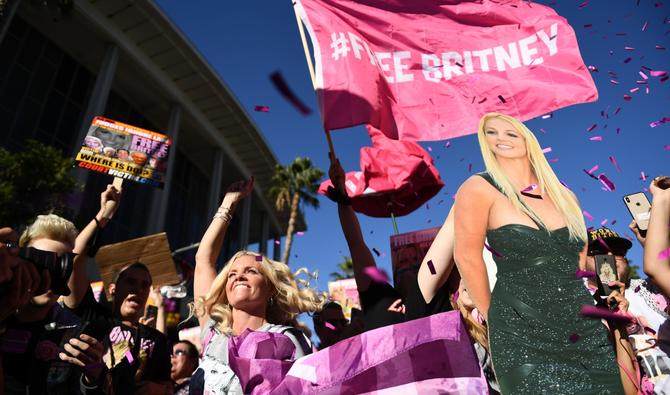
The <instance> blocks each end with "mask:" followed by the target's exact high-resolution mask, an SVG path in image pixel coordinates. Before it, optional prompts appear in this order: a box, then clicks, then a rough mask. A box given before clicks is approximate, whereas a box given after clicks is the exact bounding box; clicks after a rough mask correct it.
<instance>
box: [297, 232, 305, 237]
mask: <svg viewBox="0 0 670 395" xmlns="http://www.w3.org/2000/svg"><path fill="white" fill-rule="evenodd" d="M295 233H296V234H297V235H298V236H304V235H305V232H302V231H300V232H295Z"/></svg>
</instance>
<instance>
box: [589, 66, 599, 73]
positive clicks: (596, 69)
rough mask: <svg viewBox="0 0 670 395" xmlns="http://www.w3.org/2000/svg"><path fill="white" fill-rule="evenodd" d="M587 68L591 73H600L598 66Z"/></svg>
mask: <svg viewBox="0 0 670 395" xmlns="http://www.w3.org/2000/svg"><path fill="white" fill-rule="evenodd" d="M586 68H587V69H589V71H593V72H594V73H597V72H598V68H597V67H596V66H591V65H588V66H586Z"/></svg>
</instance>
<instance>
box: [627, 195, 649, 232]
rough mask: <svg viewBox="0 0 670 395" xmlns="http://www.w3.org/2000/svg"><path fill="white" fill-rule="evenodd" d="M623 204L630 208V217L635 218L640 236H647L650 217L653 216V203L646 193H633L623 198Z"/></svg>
mask: <svg viewBox="0 0 670 395" xmlns="http://www.w3.org/2000/svg"><path fill="white" fill-rule="evenodd" d="M623 202H624V203H625V204H626V207H628V211H630V215H632V216H633V219H634V220H635V223H636V224H637V228H638V229H639V230H640V236H642V237H646V236H647V228H649V216H650V214H651V203H649V199H647V195H645V194H644V192H638V193H633V194H630V195H626V196H624V197H623Z"/></svg>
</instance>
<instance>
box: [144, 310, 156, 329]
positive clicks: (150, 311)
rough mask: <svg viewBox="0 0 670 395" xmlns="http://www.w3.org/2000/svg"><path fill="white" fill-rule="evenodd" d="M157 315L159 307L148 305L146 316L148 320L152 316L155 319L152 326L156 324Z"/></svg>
mask: <svg viewBox="0 0 670 395" xmlns="http://www.w3.org/2000/svg"><path fill="white" fill-rule="evenodd" d="M156 316H158V307H156V306H154V305H148V306H147V311H146V314H145V317H146V319H147V320H149V319H151V317H153V318H154V321H153V323H152V325H151V326H156Z"/></svg>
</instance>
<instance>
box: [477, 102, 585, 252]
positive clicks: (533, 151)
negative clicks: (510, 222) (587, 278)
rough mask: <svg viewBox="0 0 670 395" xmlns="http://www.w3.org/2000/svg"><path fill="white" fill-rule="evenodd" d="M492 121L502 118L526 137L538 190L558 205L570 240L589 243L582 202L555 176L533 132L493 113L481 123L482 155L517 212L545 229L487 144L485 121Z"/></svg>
mask: <svg viewBox="0 0 670 395" xmlns="http://www.w3.org/2000/svg"><path fill="white" fill-rule="evenodd" d="M491 118H500V119H503V120H505V121H507V122H509V123H511V124H512V125H513V126H514V129H516V131H517V132H519V134H521V135H522V136H523V137H524V138H525V140H526V152H527V155H528V160H529V161H530V165H531V169H532V170H533V173H534V174H535V176H536V177H537V180H538V187H539V188H540V191H541V193H542V194H544V193H545V192H546V193H547V194H548V195H549V197H550V198H551V200H552V201H553V202H554V204H555V205H556V208H557V209H558V211H559V212H560V213H561V216H562V217H563V220H564V221H565V223H566V224H567V227H568V231H569V232H570V238H572V239H574V240H578V241H579V240H581V241H583V242H586V240H587V235H586V223H585V222H584V217H583V215H582V210H581V208H580V207H579V202H577V198H575V196H574V195H573V194H572V192H570V190H569V189H568V188H566V187H565V186H563V185H562V184H561V182H560V181H559V180H558V177H556V174H554V171H553V170H552V168H551V166H550V165H549V162H547V158H545V156H544V153H543V152H542V148H540V143H539V142H538V141H537V138H536V137H535V135H534V134H533V132H531V131H530V130H529V129H528V128H527V127H526V125H524V124H523V123H521V122H519V121H518V120H517V119H515V118H513V117H510V116H509V115H505V114H500V113H495V112H490V113H488V114H486V115H484V116H483V117H482V118H481V120H480V121H479V128H478V130H477V138H478V140H479V148H480V149H481V152H482V157H483V159H484V165H485V166H486V171H487V172H488V173H489V175H490V176H491V177H492V178H493V181H495V183H496V184H497V185H498V186H499V187H500V189H501V191H502V193H503V194H504V195H505V196H507V198H508V199H509V200H510V202H511V203H512V205H513V206H514V207H515V208H516V209H517V210H519V211H522V212H524V213H526V214H528V216H530V217H531V218H532V219H534V220H535V221H536V222H538V223H540V224H542V225H543V226H544V224H543V223H542V220H541V219H540V218H539V217H538V216H537V215H536V214H535V213H534V212H533V211H532V210H531V209H530V208H526V207H525V205H524V204H523V203H522V202H521V197H520V196H519V192H518V191H517V190H516V188H515V187H514V185H513V184H512V182H511V181H510V179H509V177H508V176H507V175H506V174H505V172H504V171H503V170H502V168H501V167H500V165H499V164H498V161H497V160H496V157H495V154H494V153H493V151H491V148H490V147H489V145H488V143H487V142H486V135H485V126H486V122H487V121H488V120H489V119H491ZM545 228H546V226H545Z"/></svg>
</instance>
